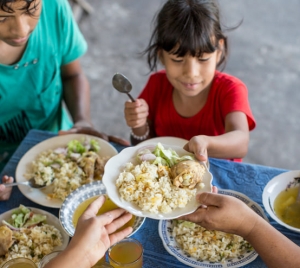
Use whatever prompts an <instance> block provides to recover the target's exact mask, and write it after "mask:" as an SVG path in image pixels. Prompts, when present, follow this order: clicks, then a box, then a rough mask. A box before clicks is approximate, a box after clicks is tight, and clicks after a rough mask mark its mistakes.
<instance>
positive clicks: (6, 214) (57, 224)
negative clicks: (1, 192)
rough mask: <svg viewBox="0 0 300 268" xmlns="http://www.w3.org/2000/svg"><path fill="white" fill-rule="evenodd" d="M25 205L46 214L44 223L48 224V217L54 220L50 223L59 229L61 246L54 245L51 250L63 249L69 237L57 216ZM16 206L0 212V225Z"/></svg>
mask: <svg viewBox="0 0 300 268" xmlns="http://www.w3.org/2000/svg"><path fill="white" fill-rule="evenodd" d="M25 207H27V208H29V209H31V210H32V211H33V212H36V213H39V214H43V215H46V216H47V220H46V224H49V223H48V220H49V218H51V219H50V221H53V222H54V223H53V224H51V225H53V226H54V227H55V228H57V229H58V230H59V231H60V234H61V236H62V240H63V241H62V244H61V246H56V247H55V248H54V249H53V251H60V250H64V249H65V248H66V247H67V246H68V244H69V240H70V238H69V236H68V235H67V233H66V232H65V230H64V229H63V228H62V227H61V224H60V221H59V219H58V217H57V216H55V215H54V214H52V213H51V212H48V211H46V210H43V209H40V208H35V207H31V206H25ZM18 208H19V207H16V208H12V209H10V210H8V211H5V212H4V213H2V214H0V225H2V220H4V219H5V218H6V219H7V216H8V215H11V213H12V212H13V211H14V210H16V209H18ZM49 225H50V224H49Z"/></svg>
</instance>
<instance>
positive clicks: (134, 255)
mask: <svg viewBox="0 0 300 268" xmlns="http://www.w3.org/2000/svg"><path fill="white" fill-rule="evenodd" d="M143 251H144V250H143V246H142V244H141V243H140V242H139V241H137V240H136V239H134V238H129V237H128V238H125V239H123V240H121V241H120V242H118V243H116V244H114V245H112V246H111V247H110V248H109V250H108V257H109V263H110V264H111V265H112V266H113V267H114V268H122V267H126V268H142V266H143Z"/></svg>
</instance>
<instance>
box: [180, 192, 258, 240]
mask: <svg viewBox="0 0 300 268" xmlns="http://www.w3.org/2000/svg"><path fill="white" fill-rule="evenodd" d="M214 192H215V191H214ZM197 201H198V202H199V204H201V205H202V206H200V207H199V208H198V209H197V210H196V211H195V212H193V213H192V214H189V215H186V216H183V217H180V218H179V219H180V220H186V221H191V222H194V223H197V224H199V225H201V226H202V227H204V228H206V229H208V230H218V231H223V232H226V233H232V234H237V235H240V236H243V237H246V236H247V235H248V234H249V233H250V232H251V230H252V229H253V228H254V226H255V224H256V221H257V217H259V216H258V215H257V214H256V213H255V212H253V211H252V210H251V209H250V208H249V207H248V206H247V205H246V204H244V203H243V202H241V201H240V200H238V199H237V198H235V197H231V196H225V195H219V194H216V193H201V194H199V195H197ZM203 205H204V206H203Z"/></svg>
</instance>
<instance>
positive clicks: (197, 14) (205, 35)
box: [143, 0, 239, 71]
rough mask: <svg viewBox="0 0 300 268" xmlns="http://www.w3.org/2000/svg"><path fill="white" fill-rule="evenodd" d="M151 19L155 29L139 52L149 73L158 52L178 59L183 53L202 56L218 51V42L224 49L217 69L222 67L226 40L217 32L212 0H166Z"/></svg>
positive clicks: (216, 11) (216, 13)
mask: <svg viewBox="0 0 300 268" xmlns="http://www.w3.org/2000/svg"><path fill="white" fill-rule="evenodd" d="M154 19H156V20H155V28H154V31H153V33H152V36H151V39H150V42H149V45H148V47H147V48H146V50H145V51H144V52H143V54H147V59H148V65H149V67H150V70H151V71H153V70H155V69H156V66H157V60H158V52H159V50H161V49H163V50H165V51H167V52H170V53H172V54H174V55H177V56H179V57H183V56H185V55H186V54H187V53H190V54H191V55H192V56H193V57H195V56H196V57H201V56H202V55H203V53H213V52H214V51H215V50H216V49H218V48H219V40H221V39H223V40H224V50H223V53H222V57H221V59H220V61H219V62H218V65H217V67H220V66H221V65H222V64H223V65H224V66H225V64H226V59H227V56H228V45H227V37H226V36H225V35H224V33H223V31H222V29H221V23H220V14H219V6H218V3H217V2H216V1H215V0H168V1H167V2H166V3H165V4H164V6H163V7H162V9H161V10H160V11H159V13H158V14H157V15H156V16H155V17H154ZM238 26H239V25H238ZM238 26H237V27H238ZM237 27H235V28H237ZM228 30H229V29H228ZM177 45H178V47H177ZM175 48H176V49H175Z"/></svg>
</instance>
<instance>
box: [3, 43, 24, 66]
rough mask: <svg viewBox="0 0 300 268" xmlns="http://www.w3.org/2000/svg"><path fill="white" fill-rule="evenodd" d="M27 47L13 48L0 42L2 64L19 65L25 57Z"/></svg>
mask: <svg viewBox="0 0 300 268" xmlns="http://www.w3.org/2000/svg"><path fill="white" fill-rule="evenodd" d="M25 49H26V45H24V46H21V47H13V46H10V45H8V44H6V43H5V42H3V41H0V64H4V65H12V64H15V63H17V62H18V61H19V60H20V59H21V58H22V56H23V54H24V51H25Z"/></svg>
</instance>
